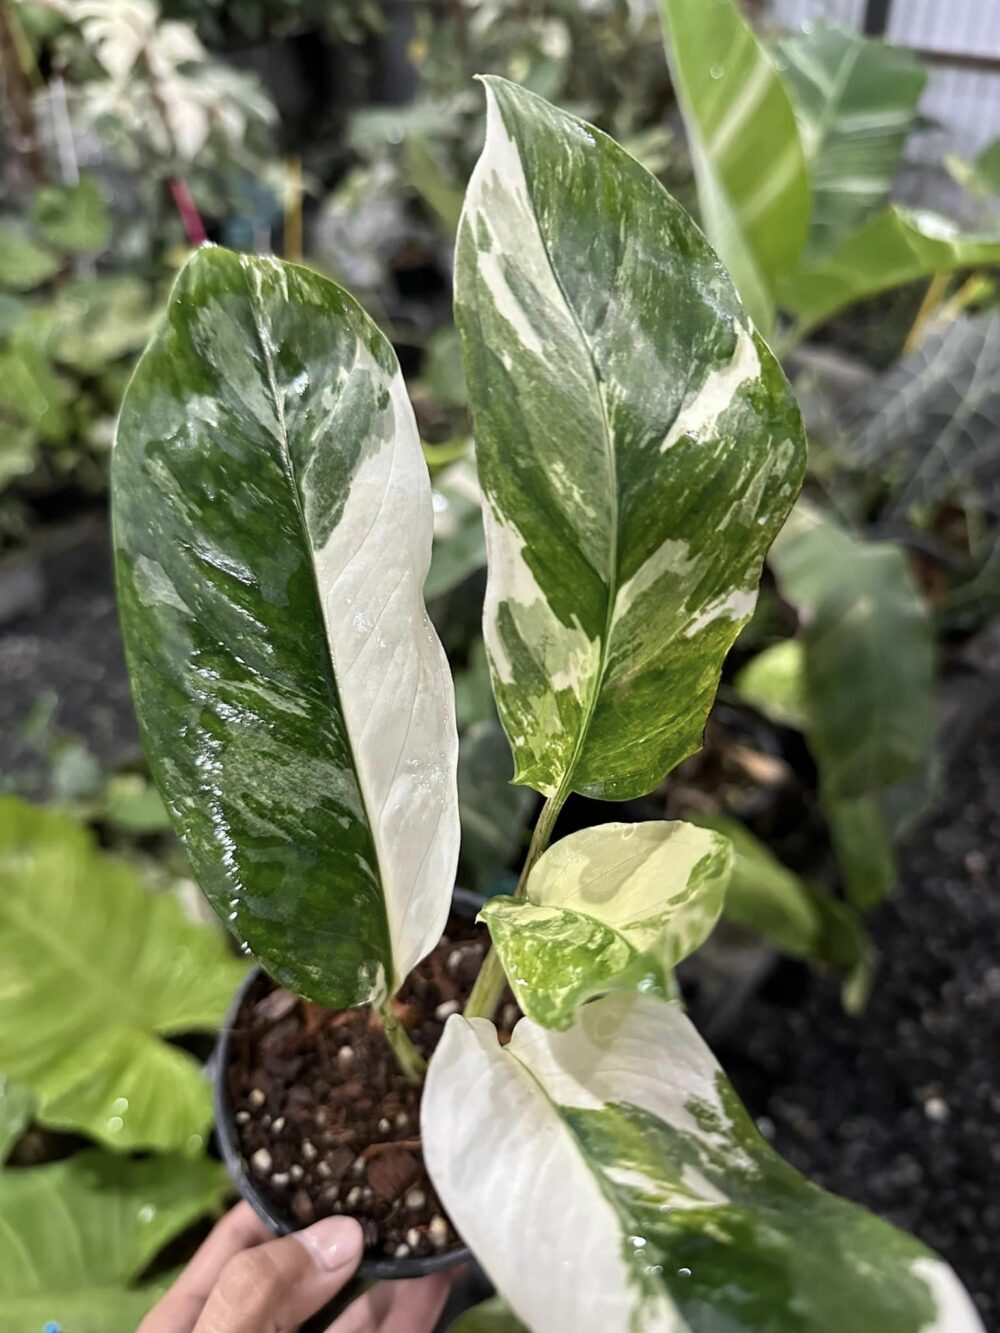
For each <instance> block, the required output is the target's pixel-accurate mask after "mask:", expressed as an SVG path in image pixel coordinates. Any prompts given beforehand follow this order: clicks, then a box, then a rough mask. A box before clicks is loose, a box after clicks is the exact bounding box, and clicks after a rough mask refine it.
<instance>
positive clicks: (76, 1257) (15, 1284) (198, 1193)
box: [0, 1151, 229, 1333]
mask: <svg viewBox="0 0 1000 1333" xmlns="http://www.w3.org/2000/svg"><path fill="white" fill-rule="evenodd" d="M228 1189H229V1183H228V1180H227V1178H226V1174H225V1171H224V1170H223V1168H222V1167H221V1166H219V1165H218V1163H216V1162H212V1161H209V1160H208V1159H207V1158H201V1159H196V1160H189V1159H186V1158H180V1157H151V1158H147V1159H146V1160H145V1161H141V1162H134V1161H129V1160H128V1159H125V1158H116V1157H113V1156H111V1155H110V1154H108V1153H102V1152H98V1151H90V1152H83V1153H77V1154H76V1156H74V1157H70V1158H67V1159H66V1160H65V1161H62V1162H53V1163H51V1164H49V1165H47V1166H36V1167H31V1168H27V1169H22V1170H18V1171H5V1172H2V1173H0V1234H2V1235H3V1236H4V1243H3V1245H2V1246H0V1333H26V1330H28V1329H30V1330H32V1333H34V1331H35V1330H41V1329H45V1328H49V1327H57V1328H61V1329H64V1330H65V1333H135V1329H136V1327H137V1325H138V1324H139V1322H140V1320H141V1319H142V1317H143V1316H144V1315H145V1314H146V1312H147V1311H148V1310H149V1308H150V1307H151V1306H152V1305H153V1304H154V1302H156V1301H157V1300H158V1299H159V1298H160V1296H161V1295H162V1294H163V1291H164V1289H165V1286H166V1285H167V1283H168V1282H169V1279H162V1280H160V1281H154V1282H151V1283H142V1284H139V1279H140V1278H141V1276H142V1274H143V1272H144V1270H145V1269H146V1268H147V1267H148V1266H149V1264H150V1261H151V1260H152V1259H154V1258H155V1257H156V1255H157V1254H158V1253H159V1251H160V1250H161V1249H162V1248H163V1246H164V1245H165V1244H166V1243H167V1242H168V1241H170V1240H172V1239H173V1237H174V1236H176V1235H178V1234H179V1233H180V1232H182V1231H184V1230H185V1228H187V1227H188V1226H190V1225H191V1223H192V1222H195V1221H197V1220H198V1218H199V1217H202V1216H204V1215H205V1214H206V1213H214V1212H216V1211H217V1210H218V1209H219V1207H220V1206H221V1204H222V1201H223V1199H224V1198H225V1196H226V1193H227V1192H228Z"/></svg>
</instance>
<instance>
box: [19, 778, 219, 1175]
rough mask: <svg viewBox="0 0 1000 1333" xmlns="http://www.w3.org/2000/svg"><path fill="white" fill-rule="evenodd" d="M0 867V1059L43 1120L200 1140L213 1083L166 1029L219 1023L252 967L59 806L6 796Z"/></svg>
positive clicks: (185, 1030) (182, 1030)
mask: <svg viewBox="0 0 1000 1333" xmlns="http://www.w3.org/2000/svg"><path fill="white" fill-rule="evenodd" d="M0 872H2V878H3V882H4V893H3V896H2V899H0V936H2V946H0V948H2V959H3V967H2V971H3V985H2V986H0V1070H2V1071H3V1073H4V1074H5V1075H6V1076H8V1077H10V1078H13V1079H15V1080H16V1081H18V1082H20V1083H23V1084H24V1085H25V1086H26V1087H28V1088H29V1089H30V1090H31V1091H32V1093H33V1094H34V1096H35V1097H36V1099H37V1110H36V1112H35V1118H36V1119H37V1120H38V1122H39V1123H41V1124H43V1125H48V1126H51V1127H54V1128H58V1129H64V1130H76V1131H80V1132H83V1133H86V1134H89V1135H90V1136H92V1137H93V1138H96V1139H98V1140H100V1141H101V1142H103V1143H105V1144H107V1145H108V1146H110V1147H113V1148H117V1149H120V1150H125V1149H135V1148H152V1149H158V1150H160V1151H165V1150H183V1151H186V1152H188V1153H197V1152H199V1151H201V1150H202V1149H203V1148H204V1145H205V1140H206V1135H207V1131H208V1127H209V1125H210V1123H211V1097H210V1091H209V1087H208V1085H207V1083H206V1082H205V1080H204V1078H203V1076H202V1072H201V1069H200V1067H199V1064H198V1062H197V1061H196V1060H195V1059H194V1058H193V1057H192V1056H191V1055H189V1054H188V1053H187V1052H186V1051H183V1050H182V1049H180V1048H179V1047H178V1046H176V1045H172V1044H171V1043H170V1042H169V1041H168V1040H167V1039H168V1038H170V1037H172V1036H178V1035H182V1034H189V1033H196V1032H211V1031H213V1030H214V1029H215V1028H216V1027H217V1026H218V1025H219V1023H221V1021H222V1019H223V1017H224V1015H225V1012H226V1008H227V1006H228V1004H229V1001H230V999H231V997H232V993H233V991H234V989H235V987H236V986H237V984H238V983H239V981H240V979H241V978H242V976H243V975H244V972H245V966H244V964H243V963H242V962H241V961H238V960H236V959H234V958H233V957H232V955H231V954H230V952H229V949H228V947H227V942H226V940H225V938H224V937H223V936H222V934H221V933H219V932H218V931H216V930H215V929H214V928H212V927H207V926H199V925H196V924H195V923H194V922H192V921H190V920H188V919H186V918H185V915H184V912H183V910H182V908H181V906H180V904H179V902H178V901H177V900H176V898H175V897H174V896H173V895H172V894H171V893H169V892H161V893H157V894H154V893H150V892H149V891H148V889H147V888H146V886H145V884H144V883H143V882H142V880H141V878H140V876H139V875H138V873H137V872H136V870H135V869H134V868H133V867H131V866H130V865H128V864H127V863H126V862H125V861H123V860H119V859H118V858H116V857H112V856H109V855H108V854H107V853H104V852H102V851H100V850H99V849H98V847H97V845H96V841H95V839H94V837H93V835H92V834H91V833H90V832H89V831H88V830H87V828H86V827H85V826H83V825H82V824H80V823H79V822H78V821H77V820H75V819H73V818H72V817H70V816H68V815H66V814H63V813H61V812H59V811H56V810H52V809H45V808H43V807H40V806H33V805H30V804H29V803H28V802H26V801H22V800H19V799H18V798H16V797H4V798H0Z"/></svg>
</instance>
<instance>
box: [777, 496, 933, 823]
mask: <svg viewBox="0 0 1000 1333" xmlns="http://www.w3.org/2000/svg"><path fill="white" fill-rule="evenodd" d="M771 565H772V568H773V569H774V571H775V574H776V575H777V578H778V584H779V586H780V588H781V592H782V594H783V595H784V596H785V597H786V598H787V600H788V601H790V602H791V603H792V604H793V606H795V608H796V609H797V611H798V613H799V618H800V620H801V622H802V642H803V646H804V667H805V690H804V693H805V696H806V698H807V701H808V712H809V728H808V737H809V747H810V749H811V750H812V751H813V754H814V756H815V758H816V762H817V764H818V765H819V768H820V772H821V774H822V785H823V793H824V796H825V797H826V798H828V799H834V800H839V799H844V798H851V797H856V796H864V795H867V794H868V793H870V792H872V791H875V790H878V789H879V788H882V787H888V786H891V785H892V784H893V783H895V782H899V781H901V780H902V779H904V778H907V777H910V776H911V775H912V774H913V773H914V772H915V771H916V770H917V769H918V768H919V766H920V764H921V763H922V762H923V761H924V759H925V757H926V754H927V751H928V747H929V745H930V741H931V734H932V730H933V684H934V642H933V631H932V626H931V621H930V616H929V614H928V612H927V608H926V606H925V605H924V603H923V601H922V600H921V598H920V595H919V593H918V591H917V589H916V587H915V585H914V582H913V578H912V576H911V575H910V572H909V569H908V567H907V563H906V557H905V555H904V553H903V552H902V551H901V550H900V549H899V548H898V547H895V546H891V545H889V544H887V543H868V542H862V541H859V540H858V539H857V538H855V537H853V536H851V534H850V533H849V532H847V531H846V530H845V529H843V528H841V527H839V526H838V525H837V524H836V523H835V522H834V521H833V520H832V519H830V518H827V517H824V516H823V515H821V514H820V513H819V512H818V511H817V510H815V509H812V508H807V507H806V506H804V505H802V506H799V507H797V508H796V510H795V512H794V514H793V515H792V517H791V518H790V519H789V521H788V523H787V524H786V525H785V528H784V530H783V531H782V533H781V534H780V535H779V537H778V539H777V541H776V543H775V545H774V548H773V550H772V552H771Z"/></svg>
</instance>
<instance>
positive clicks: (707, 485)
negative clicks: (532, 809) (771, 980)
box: [455, 78, 804, 799]
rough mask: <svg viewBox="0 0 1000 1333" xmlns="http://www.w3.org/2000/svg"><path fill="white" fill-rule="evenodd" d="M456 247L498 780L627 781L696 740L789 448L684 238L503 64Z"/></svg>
mask: <svg viewBox="0 0 1000 1333" xmlns="http://www.w3.org/2000/svg"><path fill="white" fill-rule="evenodd" d="M485 83H486V93H487V135H486V146H485V148H484V151H483V154H482V157H481V158H480V160H479V162H478V164H477V166H476V169H475V171H474V173H473V176H472V179H471V181H470V183H469V190H468V194H467V196H466V203H465V209H464V212H463V215H462V221H461V225H460V227H459V236H458V245H457V251H456V297H455V300H456V319H457V323H458V327H459V331H460V334H461V337H462V346H463V357H464V361H465V368H466V376H467V380H468V384H469V392H470V400H471V404H472V409H473V416H474V420H475V428H476V448H477V459H478V463H479V471H480V479H481V482H482V486H483V496H484V514H483V517H484V524H485V528H486V545H487V554H488V565H489V582H488V589H487V597H486V608H485V615H484V636H485V640H486V646H487V649H488V654H489V659H490V666H491V670H492V676H493V686H494V693H495V695H496V699H497V706H498V709H499V712H500V717H501V720H502V722H503V725H504V728H505V730H506V732H507V735H508V738H509V739H510V742H511V746H512V749H513V751H514V758H515V780H516V781H518V782H523V783H527V784H530V785H531V786H534V787H536V788H537V789H538V790H540V791H542V792H544V793H545V794H546V795H549V796H554V795H556V794H557V793H561V794H562V795H563V796H565V794H566V793H567V792H569V791H571V790H572V791H580V792H584V793H586V794H588V795H593V796H602V797H610V798H613V799H625V798H627V797H630V796H635V795H638V794H640V793H642V792H646V791H648V790H650V789H651V788H652V787H654V786H655V785H656V783H657V782H659V781H660V779H661V778H662V776H663V774H664V773H665V772H666V771H668V770H669V769H670V768H671V767H673V766H674V765H675V764H676V763H678V762H679V761H680V760H681V759H682V758H684V757H685V755H687V754H689V753H691V752H692V751H693V750H695V749H696V748H697V747H698V745H699V744H700V740H701V731H702V728H703V726H704V721H705V716H706V714H707V711H708V708H709V706H710V703H711V699H712V698H713V697H714V693H715V689H716V685H717V683H718V677H719V671H720V669H721V664H722V660H723V658H724V656H725V654H726V652H727V651H728V648H729V646H730V645H731V644H732V642H733V640H734V638H735V637H736V635H737V634H738V633H739V630H740V628H741V627H742V626H743V625H744V624H745V623H746V620H747V618H748V617H749V615H750V613H751V611H752V609H753V605H754V600H755V597H756V589H757V582H758V578H759V574H760V564H761V560H762V558H763V554H764V552H765V551H766V549H767V546H768V544H769V542H770V541H771V539H772V537H773V536H774V534H775V532H776V531H777V529H778V527H779V526H780V524H781V521H782V519H783V518H784V515H785V513H786V512H787V510H788V507H789V506H790V504H791V502H792V499H793V498H794V495H795V493H796V491H797V489H798V486H799V482H800V479H801V474H802V467H803V461H804V441H803V435H802V426H801V421H800V419H799V415H798V411H797V409H796V407H795V403H794V400H793V398H792V396H791V393H790V391H789V389H788V385H787V383H786V382H785V380H784V377H783V375H782V373H781V370H780V367H779V366H778V365H777V363H776V362H775V360H774V358H773V357H772V355H771V353H770V352H769V350H768V348H767V346H766V345H765V343H764V342H763V341H762V340H761V339H760V337H759V336H758V335H756V334H755V333H754V332H753V330H752V328H751V326H750V324H749V321H748V320H747V318H746V316H745V314H744V312H743V311H742V309H741V307H740V304H739V301H738V298H737V296H736V293H735V292H734V290H733V288H732V284H731V283H730V281H729V279H728V277H727V275H726V274H725V272H724V270H723V269H722V267H721V265H720V264H719V262H718V260H717V258H716V257H715V255H714V253H713V252H712V250H711V249H710V247H709V246H708V245H707V243H706V242H705V240H704V237H702V235H701V234H700V232H699V231H698V230H697V228H696V227H695V226H694V224H693V223H692V221H691V220H690V218H689V217H688V216H687V215H686V214H685V213H684V211H683V210H682V209H681V208H680V207H679V206H678V205H677V204H676V203H675V202H674V200H673V199H671V198H670V196H669V195H668V194H667V193H666V192H665V191H664V190H663V188H662V187H661V186H660V184H659V183H658V182H657V181H656V180H655V179H654V178H653V177H652V176H651V175H649V173H648V172H646V171H645V170H644V169H643V168H642V167H640V166H639V164H638V163H637V162H635V161H634V160H633V159H632V158H631V157H629V156H628V154H627V153H625V152H624V151H623V150H622V149H621V148H619V147H618V145H617V144H615V143H613V142H612V141H611V140H610V139H608V138H606V137H605V136H604V135H602V134H601V133H600V132H599V131H597V130H595V129H593V128H592V127H591V126H588V125H586V124H584V123H583V122H582V121H580V120H577V119H576V118H575V117H573V116H570V115H567V114H566V113H564V112H562V111H559V110H557V109H556V108H555V107H552V106H550V105H549V104H548V103H547V102H544V101H543V100H542V99H541V98H538V97H536V96H534V95H533V94H531V93H528V92H525V91H524V90H523V89H519V88H517V87H515V86H514V85H513V84H509V83H507V82H505V81H504V80H502V79H495V78H489V79H487V80H485Z"/></svg>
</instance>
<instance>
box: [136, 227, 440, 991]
mask: <svg viewBox="0 0 1000 1333" xmlns="http://www.w3.org/2000/svg"><path fill="white" fill-rule="evenodd" d="M112 486H113V501H114V518H115V542H116V548H117V561H118V588H119V603H120V609H121V617H122V625H123V629H124V632H125V641H126V649H127V654H128V662H129V669H130V673H131V677H132V687H133V693H134V697H135V702H136V707H137V711H138V714H139V720H140V725H141V728H142V732H143V736H144V740H145V744H146V749H147V753H148V756H149V760H150V766H151V768H152V771H153V774H154V777H155V778H156V781H157V784H158V786H159V788H160V791H161V793H162V794H163V797H164V799H165V801H166V804H167V807H168V810H169V812H170V816H171V819H172V821H173V824H174V827H175V829H176V831H177V833H178V835H179V836H180V838H181V840H182V842H183V843H184V845H185V847H186V848H187V851H188V853H189V855H190V857H191V860H192V863H193V865H194V868H195V872H196V874H197V876H198V879H199V881H200V883H201V885H202V887H203V888H204V890H205V892H206V893H207V895H208V897H209V899H210V901H211V902H212V905H213V906H214V907H215V909H216V911H218V912H219V913H220V915H221V916H223V917H224V918H225V919H226V920H227V921H228V923H229V925H230V927H231V929H232V930H233V932H234V933H235V934H236V935H237V936H238V937H239V938H240V939H241V940H244V941H245V942H246V943H247V945H248V946H249V948H250V949H251V950H252V951H253V952H254V953H255V954H256V955H257V957H258V958H259V959H260V960H261V962H262V963H263V964H264V966H265V967H266V968H267V969H268V970H269V971H270V972H271V973H272V975H274V976H275V977H276V978H277V979H278V980H279V981H281V982H282V983H283V984H286V985H289V986H291V987H292V988H294V989H295V990H298V991H300V992H302V993H303V994H306V995H309V996H311V997H313V998H314V999H317V1000H320V1001H323V1002H326V1003H330V1004H337V1005H343V1004H356V1003H359V1002H361V1001H364V1000H369V999H372V1000H377V999H379V998H380V997H381V996H382V995H384V994H385V991H386V989H387V988H394V987H396V986H398V984H399V983H400V981H401V980H402V978H403V977H404V976H405V975H406V973H407V972H408V971H409V969H410V968H411V967H412V966H413V965H414V964H415V963H416V962H417V961H418V959H420V958H421V957H422V956H423V955H424V954H425V953H426V952H427V951H428V950H429V949H430V948H431V947H432V946H433V944H434V943H435V941H436V940H437V938H438V936H439V935H440V933H441V929H442V927H443V925H444V921H445V919H446V917H447V913H448V905H449V901H450V897H451V890H452V885H453V877H454V869H455V862H456V857H457V852H458V813H457V793H456V781H455V765H456V756H457V738H456V732H455V721H454V703H453V695H452V687H451V681H450V677H449V673H448V666H447V662H446V660H445V656H444V653H443V651H442V649H441V645H440V643H439V642H438V639H437V636H436V635H435V633H434V630H433V629H432V627H431V626H430V624H429V622H428V620H427V616H426V612H425V609H424V604H423V599H422V594H421V590H422V586H423V581H424V578H425V576H426V573H427V569H428V565H429V561H430V549H431V526H432V515H431V501H430V486H429V481H428V477H427V469H426V465H425V464H424V461H423V457H422V455H421V451H420V444H419V440H418V437H417V431H416V425H415V422H414V419H413V413H412V409H411V407H410V404H409V401H408V400H407V397H406V392H405V389H404V387H403V381H402V378H401V376H400V373H399V368H398V366H397V364H396V359H395V357H394V355H393V353H392V350H391V348H390V347H389V344H388V343H387V342H386V340H385V338H384V337H383V336H382V334H381V333H379V331H378V330H377V329H376V328H375V326H374V324H372V323H371V321H370V320H369V319H368V318H367V317H366V316H365V315H364V313H363V312H362V311H361V309H360V307H359V306H357V305H356V304H355V302H354V301H353V300H351V298H350V297H349V296H347V294H346V293H345V292H343V291H342V290H341V289H340V288H338V287H336V286H334V284H332V283H330V282H328V281H326V279H324V278H321V277H319V276H318V275H316V274H315V273H311V272H309V271H308V270H306V269H303V268H298V267H295V266H293V265H286V264H282V263H280V262H278V261H275V260H268V259H255V258H250V257H248V256H237V255H234V254H230V253H228V252H226V251H224V250H214V249H208V250H203V251H201V252H199V253H198V254H196V255H195V256H194V258H193V259H191V260H190V262H189V263H188V264H187V266H186V267H185V269H184V270H183V272H182V273H181V275H180V277H179V279H178V281H177V284H176V286H175V288H174V292H173V295H172V298H171V301H170V305H169V308H168V311H167V315H166V319H165V321H164V323H163V325H162V327H161V329H160V331H159V332H158V333H157V335H156V337H155V338H154V340H153V342H152V344H151V345H150V347H149V349H148V351H147V352H146V353H145V355H144V357H143V359H142V361H141V363H140V365H139V367H138V369H137V371H136V373H135V376H134V378H133V380H132V383H131V386H130V388H129V391H128V394H127V396H126V399H125V403H124V406H123V408H122V415H121V420H120V423H119V429H118V439H117V443H116V447H115V451H114V460H113V466H112Z"/></svg>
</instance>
